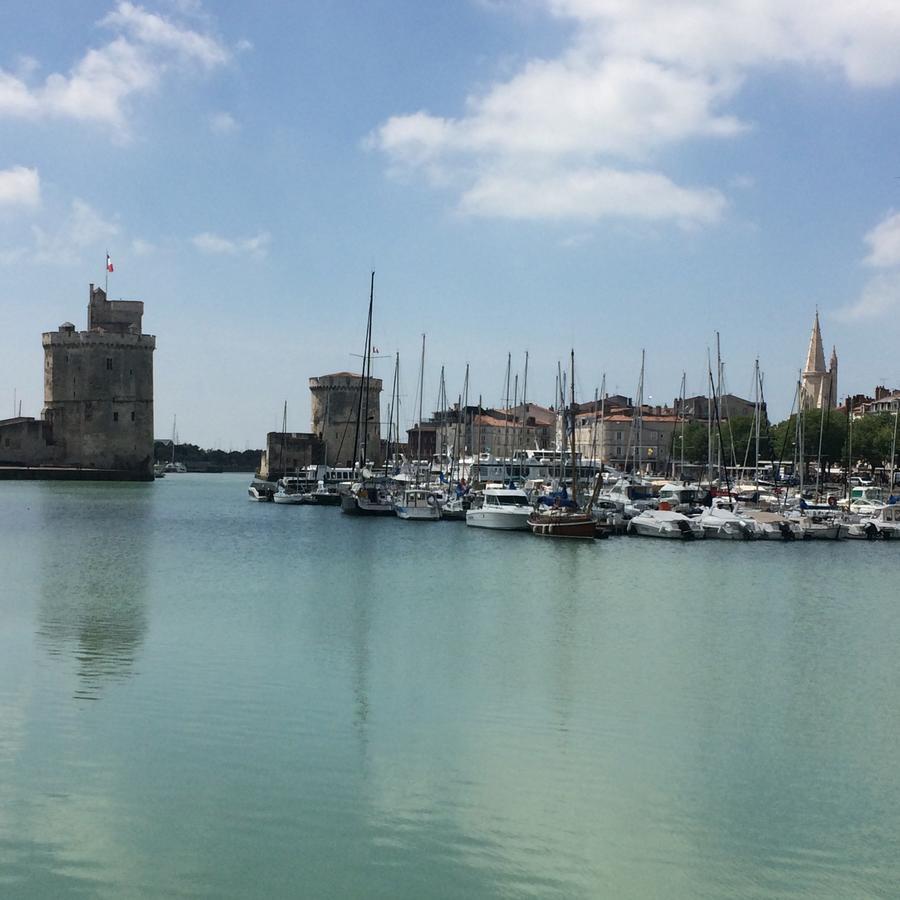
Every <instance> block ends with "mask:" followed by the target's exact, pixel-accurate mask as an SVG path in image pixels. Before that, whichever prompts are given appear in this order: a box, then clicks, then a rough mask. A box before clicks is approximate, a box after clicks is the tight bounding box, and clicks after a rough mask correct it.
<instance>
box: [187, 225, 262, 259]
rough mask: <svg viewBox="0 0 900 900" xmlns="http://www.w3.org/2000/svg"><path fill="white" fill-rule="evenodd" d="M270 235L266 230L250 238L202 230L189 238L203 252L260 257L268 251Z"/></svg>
mask: <svg viewBox="0 0 900 900" xmlns="http://www.w3.org/2000/svg"><path fill="white" fill-rule="evenodd" d="M271 241H272V236H271V235H270V234H269V233H268V232H267V231H260V232H259V233H258V234H257V235H256V236H254V237H250V238H226V237H222V236H221V235H218V234H213V233H211V232H209V231H204V232H203V233H202V234H198V235H196V236H195V237H193V238H191V243H192V244H193V245H194V246H195V247H196V248H197V249H198V250H200V251H202V252H203V253H213V254H219V255H225V256H250V257H253V258H254V259H262V258H263V257H264V256H266V254H267V253H268V252H269V244H270V243H271Z"/></svg>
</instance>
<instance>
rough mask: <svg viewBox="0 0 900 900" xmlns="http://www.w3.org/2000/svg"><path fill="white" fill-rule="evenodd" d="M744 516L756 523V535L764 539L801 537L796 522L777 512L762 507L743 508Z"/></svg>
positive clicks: (784, 539)
mask: <svg viewBox="0 0 900 900" xmlns="http://www.w3.org/2000/svg"><path fill="white" fill-rule="evenodd" d="M743 514H744V516H746V517H747V518H748V519H750V520H752V521H753V522H754V523H755V525H756V536H757V537H758V538H759V539H761V540H764V541H793V540H797V539H800V540H802V539H803V532H802V531H801V529H800V526H799V525H798V524H797V523H796V522H791V521H790V520H789V519H786V518H785V517H784V516H782V515H780V514H779V513H775V512H769V511H768V510H764V509H745V510H744V513H743Z"/></svg>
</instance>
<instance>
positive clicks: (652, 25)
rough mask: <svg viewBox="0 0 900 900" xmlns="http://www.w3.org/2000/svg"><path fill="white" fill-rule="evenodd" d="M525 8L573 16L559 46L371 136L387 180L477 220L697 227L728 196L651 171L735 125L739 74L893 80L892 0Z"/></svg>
mask: <svg viewBox="0 0 900 900" xmlns="http://www.w3.org/2000/svg"><path fill="white" fill-rule="evenodd" d="M535 2H539V3H540V4H541V5H542V6H543V8H544V9H545V10H546V11H548V12H549V13H550V14H551V15H555V16H557V17H562V18H565V19H567V20H569V21H571V22H572V23H573V24H574V30H573V34H572V38H571V41H570V43H569V45H568V47H566V49H565V50H564V51H563V52H562V53H561V54H560V55H559V56H558V57H557V58H554V59H532V60H530V61H528V62H527V63H525V64H524V65H523V66H522V67H521V68H520V69H519V71H518V72H516V73H515V74H513V75H512V76H511V77H509V78H507V79H504V80H500V81H497V82H496V83H494V84H493V85H489V86H488V87H487V88H486V89H484V90H483V91H481V92H480V93H478V94H473V95H472V96H470V97H468V98H467V100H466V104H465V112H464V114H463V115H461V116H459V117H455V118H452V117H444V116H438V115H434V114H432V113H430V112H428V111H425V110H420V111H418V112H413V113H410V114H406V115H397V116H393V117H391V118H389V119H387V120H386V121H385V122H384V123H382V125H381V126H380V127H378V128H377V129H375V131H374V132H372V134H370V135H369V137H368V138H367V140H366V144H367V146H368V147H369V148H375V149H378V150H380V151H382V152H383V153H384V154H385V155H386V157H387V159H388V161H389V164H390V171H391V172H392V173H393V174H401V173H403V174H405V173H410V172H418V173H421V174H422V175H424V177H425V178H426V180H427V181H428V182H429V183H430V184H431V185H433V186H439V187H445V188H446V187H452V188H455V189H456V190H458V191H459V192H460V196H461V198H462V199H461V203H460V208H461V209H462V210H463V211H464V212H469V213H473V214H478V215H503V216H507V217H514V218H551V219H554V218H575V219H584V218H587V219H590V218H597V217H600V216H608V215H615V216H621V215H624V216H635V217H638V218H644V219H658V220H674V221H678V222H680V223H689V222H693V223H695V224H700V223H707V222H712V221H715V220H716V219H717V218H718V217H719V215H720V214H721V211H722V208H723V206H724V198H723V197H722V196H721V195H720V194H719V193H718V192H717V191H715V190H711V189H710V188H702V187H701V188H699V189H696V188H689V187H683V186H679V185H677V184H675V183H674V182H673V181H672V180H671V179H670V178H668V177H667V176H666V175H665V174H663V173H662V172H658V171H653V168H661V167H662V166H661V163H660V162H659V160H661V159H662V158H663V156H662V155H663V154H664V152H665V151H666V150H668V149H670V148H674V147H677V146H679V145H680V144H683V143H684V142H686V141H691V140H699V139H703V140H709V139H730V138H734V137H735V136H738V135H740V134H741V133H743V132H744V131H746V130H747V129H748V128H749V127H750V125H749V123H745V122H742V121H741V120H740V119H739V118H738V117H737V116H736V115H735V114H734V113H731V112H729V111H728V109H727V106H728V104H729V103H730V102H731V101H732V100H733V98H734V97H735V95H736V94H737V92H738V91H739V90H740V88H741V86H742V85H743V83H744V82H745V81H746V79H747V78H749V77H751V76H752V75H753V74H755V73H756V72H758V71H761V70H772V69H773V68H775V67H784V66H815V67H818V68H829V69H832V70H834V71H835V72H836V73H840V74H842V75H843V77H845V78H846V79H847V80H848V81H849V82H850V83H852V84H854V85H859V86H868V85H884V84H890V83H893V82H896V81H897V80H900V4H896V3H891V2H887V0H881V2H872V3H869V4H865V5H862V4H849V3H846V2H845V0H816V2H813V0H795V2H793V3H790V4H785V3H783V2H782V0H754V2H752V3H751V2H747V0H717V2H698V0H535ZM500 10H502V6H501V7H500ZM651 162H655V165H650V166H648V163H651ZM636 167H637V168H636ZM534 170H537V171H538V172H539V177H538V178H536V179H535V180H533V181H532V180H530V178H531V172H532V171H534ZM523 173H525V177H523ZM746 178H747V176H745V180H742V181H741V182H740V186H746V185H747V184H749V183H750V182H749V181H748V180H746ZM548 191H552V194H551V195H549V196H548V195H547V192H548Z"/></svg>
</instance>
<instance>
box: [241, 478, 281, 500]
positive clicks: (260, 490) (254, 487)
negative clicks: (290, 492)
mask: <svg viewBox="0 0 900 900" xmlns="http://www.w3.org/2000/svg"><path fill="white" fill-rule="evenodd" d="M277 489H278V488H277V486H276V485H275V483H274V482H272V481H266V480H264V479H262V478H254V479H253V481H251V482H250V487H248V488H247V493H248V494H249V495H250V499H251V500H255V501H257V502H259V503H267V502H268V501H270V500H272V499H273V498H274V497H275V491H276V490H277Z"/></svg>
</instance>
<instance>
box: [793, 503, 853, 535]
mask: <svg viewBox="0 0 900 900" xmlns="http://www.w3.org/2000/svg"><path fill="white" fill-rule="evenodd" d="M788 518H789V519H790V520H791V521H792V522H793V523H795V524H796V525H797V526H798V528H799V531H800V534H801V535H802V537H803V540H805V541H836V540H837V539H838V538H839V537H840V536H841V523H840V522H839V521H838V519H836V518H835V517H834V516H831V515H817V514H816V513H814V512H813V513H810V512H808V511H803V510H801V511H800V512H799V513H795V514H791V515H790V516H788Z"/></svg>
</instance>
